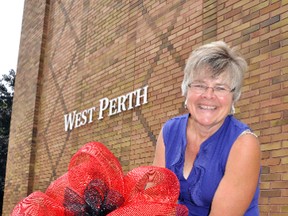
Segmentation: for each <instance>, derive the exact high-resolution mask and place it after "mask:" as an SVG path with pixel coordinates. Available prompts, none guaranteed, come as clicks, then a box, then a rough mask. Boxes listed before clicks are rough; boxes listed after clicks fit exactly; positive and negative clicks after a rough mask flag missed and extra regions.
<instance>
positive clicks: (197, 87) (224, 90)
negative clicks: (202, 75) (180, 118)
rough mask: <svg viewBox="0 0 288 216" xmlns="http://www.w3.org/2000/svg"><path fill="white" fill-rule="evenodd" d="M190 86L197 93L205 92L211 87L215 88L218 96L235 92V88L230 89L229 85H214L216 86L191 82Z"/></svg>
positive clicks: (214, 91)
mask: <svg viewBox="0 0 288 216" xmlns="http://www.w3.org/2000/svg"><path fill="white" fill-rule="evenodd" d="M188 87H189V88H190V89H191V90H192V91H193V92H195V93H197V94H203V93H205V92H206V91H207V90H208V89H209V88H211V89H212V90H213V93H214V94H215V95H216V96H217V97H224V96H226V95H228V94H229V93H230V92H234V91H235V88H233V89H230V88H229V87H228V86H222V85H219V86H214V87H209V86H207V85H205V84H200V83H190V84H188Z"/></svg>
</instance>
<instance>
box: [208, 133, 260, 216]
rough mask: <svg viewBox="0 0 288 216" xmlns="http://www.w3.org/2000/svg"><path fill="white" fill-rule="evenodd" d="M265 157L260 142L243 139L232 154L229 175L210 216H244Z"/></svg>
mask: <svg viewBox="0 0 288 216" xmlns="http://www.w3.org/2000/svg"><path fill="white" fill-rule="evenodd" d="M260 155H261V153H260V147H259V142H258V139H257V138H256V137H255V136H253V135H251V134H245V135H242V136H240V137H239V138H238V139H237V140H236V142H235V143H234V145H233V146H232V149H231V151H230V154H229V157H228V161H227V164H226V171H225V174H224V177H223V178H222V180H221V182H220V184H219V186H218V189H217V190H216V193H215V195H214V198H213V202H212V207H211V213H210V216H222V215H225V216H230V215H231V216H237V215H239V216H240V215H241V216H242V215H244V213H245V212H246V210H247V208H248V207H249V205H250V203H251V201H252V199H253V196H254V193H255V191H256V188H257V184H258V178H259V173H260V160H261V156H260Z"/></svg>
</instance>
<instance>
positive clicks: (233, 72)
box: [181, 41, 248, 102]
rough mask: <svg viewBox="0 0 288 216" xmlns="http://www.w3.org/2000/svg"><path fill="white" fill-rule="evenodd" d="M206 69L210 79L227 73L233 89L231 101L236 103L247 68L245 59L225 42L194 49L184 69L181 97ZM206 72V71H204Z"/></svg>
mask: <svg viewBox="0 0 288 216" xmlns="http://www.w3.org/2000/svg"><path fill="white" fill-rule="evenodd" d="M205 68H208V69H209V72H210V73H211V76H212V77H218V76H219V75H220V74H222V73H224V72H225V73H228V75H229V78H230V88H231V89H234V88H235V91H234V92H233V101H234V102H236V101H237V100H238V99H239V98H240V96H241V87H242V84H243V77H244V73H245V72H246V71H247V69H248V66H247V62H246V61H245V59H244V58H243V57H242V56H241V55H240V53H238V52H237V51H236V50H235V49H231V48H230V47H229V46H228V45H227V44H226V43H225V42H223V41H216V42H212V43H209V44H206V45H203V46H201V47H199V48H197V49H195V50H194V51H193V52H192V53H191V55H190V57H189V58H188V61H187V63H186V67H185V69H184V79H183V82H182V86H181V88H182V95H183V96H185V97H186V95H187V90H188V84H190V83H191V82H193V80H194V78H195V77H196V76H198V75H200V74H201V73H203V72H204V71H203V69H205ZM205 71H206V70H205Z"/></svg>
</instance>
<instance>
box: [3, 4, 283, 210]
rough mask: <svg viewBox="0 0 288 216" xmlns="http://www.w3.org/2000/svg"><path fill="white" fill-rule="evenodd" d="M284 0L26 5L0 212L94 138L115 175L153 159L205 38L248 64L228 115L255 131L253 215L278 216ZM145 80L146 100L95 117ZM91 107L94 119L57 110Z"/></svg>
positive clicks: (43, 183) (41, 185)
mask: <svg viewBox="0 0 288 216" xmlns="http://www.w3.org/2000/svg"><path fill="white" fill-rule="evenodd" d="M287 11H288V1H287V0H282V1H281V0H270V1H269V0H267V1H260V0H254V1H249V0H241V1H237V0H221V1H217V0H203V1H187V0H173V1H160V0H153V1H143V0H139V1H127V0H120V1H113V0H101V1H90V0H82V1H75V0H72V1H66V0H54V1H50V0H45V1H44V0H33V1H31V0H26V1H25V8H24V16H23V26H22V35H21V44H20V53H19V61H18V69H17V78H16V88H15V99H14V105H13V114H12V126H11V133H10V142H9V152H8V162H7V173H6V176H7V177H6V185H5V197H4V199H5V201H4V207H3V215H9V213H10V212H11V210H12V209H13V207H14V206H15V204H16V203H17V202H18V201H19V200H20V199H21V198H23V197H25V196H27V195H28V194H30V193H31V192H33V191H35V190H41V191H45V189H46V188H47V186H48V185H49V183H50V182H51V181H53V180H54V179H56V178H57V177H59V176H61V175H62V174H63V173H65V172H66V170H67V167H68V163H69V160H70V158H71V156H72V155H73V154H74V153H75V152H76V151H77V150H78V149H79V148H80V147H81V146H82V145H83V144H85V143H86V142H88V141H92V140H96V141H99V142H103V143H104V144H105V145H107V147H108V148H109V149H111V151H112V152H113V153H114V154H115V155H116V156H117V157H118V158H119V160H120V161H121V164H122V166H123V170H124V171H125V172H127V171H128V170H131V169H133V168H134V167H138V166H140V165H148V164H151V162H152V160H153V156H154V148H155V144H156V140H157V136H158V134H159V131H160V129H161V126H162V124H163V123H164V122H165V121H166V120H167V119H169V118H171V117H173V116H176V115H180V114H182V113H184V112H185V109H184V108H183V102H184V98H183V97H182V96H181V89H180V85H181V82H182V76H183V68H184V66H185V61H186V59H187V58H188V56H189V54H190V52H191V51H192V50H193V49H195V48H196V47H198V46H200V45H202V44H204V43H208V42H210V41H215V40H224V41H226V42H227V43H228V44H230V45H231V46H236V47H238V49H239V50H240V51H241V52H242V53H243V55H244V57H245V58H246V60H247V61H248V63H249V71H248V72H247V73H246V74H245V81H244V86H243V92H242V97H241V100H240V101H239V102H238V103H237V104H236V117H238V118H239V119H241V120H242V121H244V122H246V123H248V124H249V125H250V126H251V127H252V129H253V130H254V131H255V132H256V133H257V134H258V135H259V139H260V142H261V150H262V175H261V182H260V186H261V194H260V210H261V215H262V216H268V215H269V216H270V215H271V216H272V215H287V214H288V186H287V185H288V175H287V172H288V112H287V108H288V97H287V95H288V73H287V71H288V70H287V68H288V64H287V62H288V61H287V59H288V40H287V37H288V25H287V24H288V16H287ZM145 85H149V88H148V103H147V104H145V105H143V106H140V107H137V108H134V109H132V110H127V111H124V112H122V113H119V114H117V115H114V116H110V117H109V116H108V113H107V112H105V113H104V118H103V119H102V120H98V119H97V112H98V111H99V110H97V109H98V108H99V104H98V102H99V100H100V99H102V98H104V97H107V98H109V99H112V98H115V97H118V96H120V95H125V94H127V93H129V92H132V91H134V90H135V89H138V88H141V87H144V86H145ZM93 106H95V107H96V112H95V115H94V116H93V122H92V123H90V124H86V125H85V126H82V127H79V128H75V129H73V130H72V131H68V132H66V131H65V130H64V115H65V114H67V113H69V112H72V111H74V110H77V111H82V110H85V109H88V108H91V107H93Z"/></svg>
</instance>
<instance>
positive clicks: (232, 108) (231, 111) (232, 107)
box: [230, 103, 235, 115]
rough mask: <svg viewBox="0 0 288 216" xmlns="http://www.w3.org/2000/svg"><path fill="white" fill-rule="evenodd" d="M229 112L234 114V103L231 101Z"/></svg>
mask: <svg viewBox="0 0 288 216" xmlns="http://www.w3.org/2000/svg"><path fill="white" fill-rule="evenodd" d="M230 114H231V115H234V114H235V107H234V103H233V104H232V106H231V110H230Z"/></svg>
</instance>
